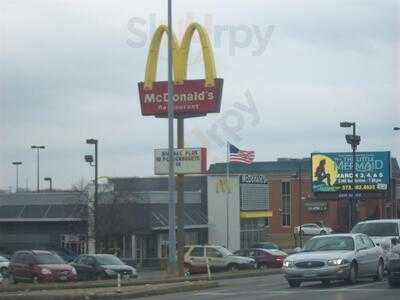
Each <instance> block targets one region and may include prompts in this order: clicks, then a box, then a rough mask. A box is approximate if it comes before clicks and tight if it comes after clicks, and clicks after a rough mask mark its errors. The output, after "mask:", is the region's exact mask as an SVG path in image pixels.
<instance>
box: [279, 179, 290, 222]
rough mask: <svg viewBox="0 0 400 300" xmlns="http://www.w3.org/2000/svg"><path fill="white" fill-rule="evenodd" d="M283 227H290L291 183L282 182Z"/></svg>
mask: <svg viewBox="0 0 400 300" xmlns="http://www.w3.org/2000/svg"><path fill="white" fill-rule="evenodd" d="M281 194H282V199H281V201H282V203H281V207H282V226H290V182H282V193H281Z"/></svg>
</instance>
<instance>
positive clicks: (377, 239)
mask: <svg viewBox="0 0 400 300" xmlns="http://www.w3.org/2000/svg"><path fill="white" fill-rule="evenodd" d="M351 232H352V233H363V234H366V235H368V236H369V237H370V238H371V239H372V240H373V241H374V243H375V244H376V245H378V246H381V247H382V249H383V251H384V255H385V264H387V263H388V254H389V252H390V248H391V240H392V239H393V238H396V239H398V238H400V234H399V233H400V219H386V220H385V219H381V220H369V221H362V222H358V223H357V224H356V225H355V226H354V227H353V229H352V230H351Z"/></svg>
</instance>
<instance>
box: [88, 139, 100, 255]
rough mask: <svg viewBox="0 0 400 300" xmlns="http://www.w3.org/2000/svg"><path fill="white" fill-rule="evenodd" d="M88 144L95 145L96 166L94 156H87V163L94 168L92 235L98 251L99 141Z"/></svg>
mask: <svg viewBox="0 0 400 300" xmlns="http://www.w3.org/2000/svg"><path fill="white" fill-rule="evenodd" d="M86 144H89V145H94V165H93V164H92V163H93V156H92V155H85V161H86V162H88V163H90V165H91V166H92V167H94V210H93V215H94V216H93V219H94V224H93V231H94V232H92V234H93V236H94V251H95V252H96V250H97V239H96V236H97V199H98V198H97V197H98V162H97V146H98V141H97V140H96V139H87V140H86Z"/></svg>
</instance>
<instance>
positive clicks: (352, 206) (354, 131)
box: [349, 122, 357, 231]
mask: <svg viewBox="0 0 400 300" xmlns="http://www.w3.org/2000/svg"><path fill="white" fill-rule="evenodd" d="M353 143H354V145H352V150H353V166H352V167H353V188H352V191H353V197H352V198H353V199H352V202H351V216H350V229H349V231H351V228H352V227H353V222H354V219H357V207H356V203H357V202H356V147H357V146H356V123H355V122H354V123H353ZM353 214H354V219H353Z"/></svg>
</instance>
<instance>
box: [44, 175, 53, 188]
mask: <svg viewBox="0 0 400 300" xmlns="http://www.w3.org/2000/svg"><path fill="white" fill-rule="evenodd" d="M43 180H44V181H49V182H50V192H51V191H52V190H53V180H52V179H51V177H45V178H43Z"/></svg>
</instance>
